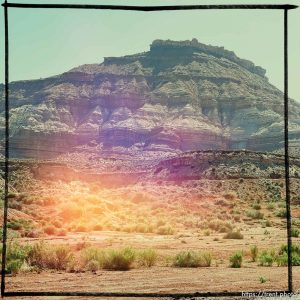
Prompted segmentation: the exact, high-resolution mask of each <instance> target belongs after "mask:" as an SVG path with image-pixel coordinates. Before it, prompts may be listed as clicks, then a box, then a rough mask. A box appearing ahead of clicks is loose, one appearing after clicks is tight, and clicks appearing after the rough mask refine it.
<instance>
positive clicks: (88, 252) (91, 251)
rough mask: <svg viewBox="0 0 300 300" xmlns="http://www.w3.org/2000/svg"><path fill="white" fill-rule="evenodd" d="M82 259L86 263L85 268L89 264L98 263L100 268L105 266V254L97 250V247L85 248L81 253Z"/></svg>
mask: <svg viewBox="0 0 300 300" xmlns="http://www.w3.org/2000/svg"><path fill="white" fill-rule="evenodd" d="M81 257H82V260H83V263H84V266H85V267H87V265H88V264H89V262H91V261H93V262H95V261H96V262H97V263H98V265H99V267H102V266H103V262H104V257H105V253H104V251H103V250H101V249H98V248H95V247H89V248H85V249H83V250H82V252H81Z"/></svg>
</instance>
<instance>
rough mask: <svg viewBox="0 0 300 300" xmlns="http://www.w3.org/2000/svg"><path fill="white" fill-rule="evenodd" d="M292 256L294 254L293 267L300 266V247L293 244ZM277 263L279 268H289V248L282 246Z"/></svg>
mask: <svg viewBox="0 0 300 300" xmlns="http://www.w3.org/2000/svg"><path fill="white" fill-rule="evenodd" d="M291 254H292V255H291V256H292V265H293V266H300V246H299V245H297V244H292V247H291ZM276 261H277V265H278V266H287V265H288V247H287V245H282V246H281V248H280V250H279V254H278V256H277V259H276Z"/></svg>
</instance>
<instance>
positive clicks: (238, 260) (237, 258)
mask: <svg viewBox="0 0 300 300" xmlns="http://www.w3.org/2000/svg"><path fill="white" fill-rule="evenodd" d="M229 262H230V267H231V268H240V267H241V266H242V263H243V253H242V252H241V251H237V252H235V253H233V254H232V256H230V258H229Z"/></svg>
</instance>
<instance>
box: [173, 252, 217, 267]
mask: <svg viewBox="0 0 300 300" xmlns="http://www.w3.org/2000/svg"><path fill="white" fill-rule="evenodd" d="M211 261H212V256H211V254H210V253H209V252H195V251H182V252H179V253H178V254H177V255H176V256H175V257H174V259H173V265H174V266H175V267H180V268H198V267H210V266H211Z"/></svg>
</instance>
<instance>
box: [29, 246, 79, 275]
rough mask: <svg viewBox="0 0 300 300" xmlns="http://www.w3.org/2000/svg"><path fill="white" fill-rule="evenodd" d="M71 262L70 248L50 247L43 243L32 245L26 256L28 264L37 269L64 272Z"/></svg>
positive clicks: (72, 257) (72, 258)
mask: <svg viewBox="0 0 300 300" xmlns="http://www.w3.org/2000/svg"><path fill="white" fill-rule="evenodd" d="M73 260H74V256H73V253H72V250H71V249H70V247H68V246H65V245H57V246H50V245H48V244H45V243H44V242H40V243H37V244H35V245H33V247H32V248H31V250H30V252H29V254H28V261H29V264H30V265H31V266H34V267H37V268H39V269H55V270H66V269H67V268H68V266H69V264H71V263H72V261H73Z"/></svg>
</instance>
